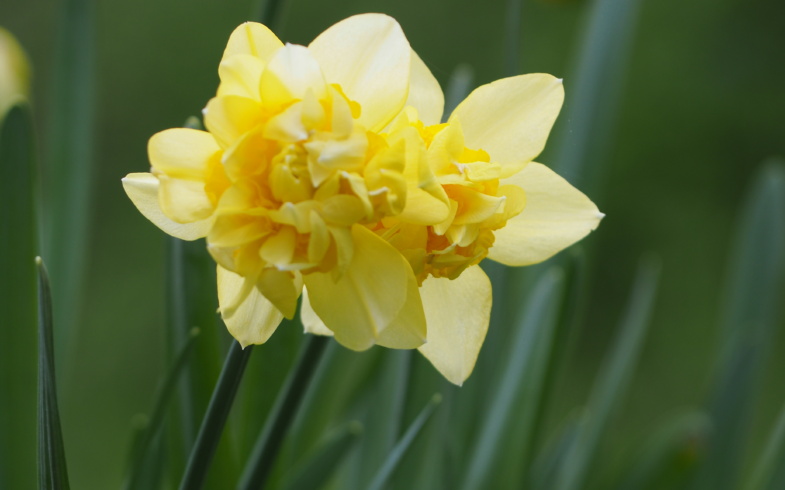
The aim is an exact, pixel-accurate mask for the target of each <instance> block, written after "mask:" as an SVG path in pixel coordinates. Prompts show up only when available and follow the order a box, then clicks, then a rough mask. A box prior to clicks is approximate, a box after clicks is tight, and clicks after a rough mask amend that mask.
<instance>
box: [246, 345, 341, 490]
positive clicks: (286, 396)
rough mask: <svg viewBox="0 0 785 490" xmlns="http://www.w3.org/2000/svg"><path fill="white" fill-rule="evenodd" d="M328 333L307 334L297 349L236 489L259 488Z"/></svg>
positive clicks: (317, 362) (292, 418)
mask: <svg viewBox="0 0 785 490" xmlns="http://www.w3.org/2000/svg"><path fill="white" fill-rule="evenodd" d="M329 341H330V338H329V337H321V336H318V335H308V336H307V337H306V340H305V344H304V345H303V347H302V349H301V350H300V356H299V358H298V359H297V363H296V364H295V369H294V370H293V371H292V372H291V373H290V374H289V377H288V378H287V380H286V383H285V384H284V386H283V389H282V390H281V392H280V394H279V395H278V398H277V399H276V400H275V405H274V406H273V409H272V411H271V413H270V416H269V417H267V422H266V423H265V424H264V429H262V432H261V434H259V438H258V439H257V440H256V444H255V445H254V448H253V451H252V452H251V457H250V458H249V459H248V463H247V464H246V466H245V469H244V470H243V475H242V477H241V478H240V483H239V485H238V486H237V488H238V489H243V490H252V489H253V490H256V489H258V488H262V485H264V482H265V481H266V480H267V477H268V475H269V474H270V470H271V469H272V466H273V463H274V462H275V458H276V456H277V455H278V449H279V448H280V446H281V443H282V442H283V438H284V436H285V435H286V431H287V430H288V429H289V426H290V425H291V423H292V421H293V420H294V418H295V416H296V415H297V409H298V408H299V406H300V402H301V401H302V400H303V397H304V395H305V391H306V389H307V388H308V384H309V383H310V381H311V377H312V376H313V373H314V372H315V371H316V366H317V365H318V364H319V360H320V359H321V357H322V353H324V349H325V347H327V344H328V342H329Z"/></svg>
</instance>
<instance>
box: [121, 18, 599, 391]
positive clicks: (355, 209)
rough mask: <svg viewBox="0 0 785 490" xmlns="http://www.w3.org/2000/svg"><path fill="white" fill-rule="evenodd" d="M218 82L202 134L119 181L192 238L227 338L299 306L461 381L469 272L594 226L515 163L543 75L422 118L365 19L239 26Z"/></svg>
mask: <svg viewBox="0 0 785 490" xmlns="http://www.w3.org/2000/svg"><path fill="white" fill-rule="evenodd" d="M218 71H219V75H220V79H221V83H220V85H219V87H218V91H217V94H216V96H215V97H214V98H213V99H212V100H210V101H209V102H208V104H207V107H206V108H205V109H204V123H205V126H206V128H207V131H197V130H192V129H169V130H166V131H163V132H161V133H158V134H156V135H154V136H153V137H152V138H151V139H150V142H149V146H148V150H149V157H150V162H151V164H152V169H151V172H150V173H136V174H129V175H128V176H127V177H126V178H125V179H123V184H124V187H125V190H126V192H127V193H128V195H129V197H130V198H131V200H132V201H133V202H134V204H135V205H136V206H137V208H138V209H139V210H140V211H141V212H142V214H144V215H145V216H146V217H147V218H148V219H150V220H151V221H152V222H153V223H155V224H156V225H157V226H158V227H160V228H161V229H162V230H164V231H165V232H167V233H169V234H170V235H172V236H175V237H178V238H182V239H185V240H194V239H197V238H202V237H206V239H207V246H208V250H209V251H210V253H211V255H212V256H213V257H214V258H215V261H216V262H217V264H218V299H219V304H220V311H221V315H222V317H223V319H224V321H225V323H226V325H227V327H228V329H229V331H230V332H231V334H232V335H233V336H234V337H235V338H236V339H237V340H238V341H239V342H240V343H241V344H242V345H249V344H259V343H263V342H265V341H266V340H267V339H268V338H269V337H270V335H271V334H272V333H273V331H274V330H275V329H276V327H277V326H278V324H279V323H280V322H281V320H282V319H283V317H287V318H292V317H293V316H294V314H295V312H296V309H297V303H298V299H299V298H300V297H301V296H302V298H303V299H302V300H301V304H302V306H301V318H302V320H303V324H304V326H305V329H306V331H307V332H310V333H314V334H321V335H334V336H335V339H336V340H337V341H338V342H340V343H341V344H343V345H345V346H346V347H348V348H350V349H354V350H364V349H367V348H369V347H371V346H372V345H374V344H379V345H382V346H386V347H391V348H398V349H412V348H419V350H420V352H422V353H423V354H424V355H425V356H426V357H427V358H428V359H429V360H430V361H431V362H432V363H433V364H434V366H435V367H436V368H437V369H438V370H439V371H440V372H441V373H442V374H443V375H444V376H445V377H446V378H447V379H449V380H450V381H451V382H453V383H456V384H461V383H462V382H463V381H464V380H465V379H466V378H467V377H468V376H469V374H471V371H472V369H473V367H474V364H475V361H476V359H477V355H478V353H479V350H480V347H481V345H482V342H483V340H484V338H485V333H486V331H487V328H488V321H489V316H490V307H491V285H490V281H489V280H488V278H487V276H486V275H485V274H484V273H483V272H482V270H481V269H480V268H479V266H478V265H477V264H478V263H479V262H480V261H481V260H482V259H483V258H485V257H486V256H487V257H490V258H491V259H493V260H496V261H498V262H501V263H503V264H506V265H527V264H533V263H536V262H540V261H542V260H545V259H547V258H548V257H550V256H552V255H554V254H555V253H557V252H558V251H560V250H562V249H563V248H565V247H567V246H569V245H571V244H572V243H574V242H576V241H578V240H580V239H581V238H582V237H584V236H585V235H586V234H588V233H589V232H590V231H591V230H593V229H594V228H596V226H597V224H598V223H599V220H600V219H601V218H602V214H601V213H600V212H599V211H598V210H597V208H596V206H595V205H594V204H593V203H592V202H591V201H590V200H589V199H588V198H587V197H586V196H584V195H583V194H582V193H580V192H579V191H578V190H576V189H575V188H573V187H572V186H570V184H568V183H567V182H566V181H565V180H564V179H562V178H561V177H559V176H558V175H556V174H555V173H553V172H552V171H551V170H549V169H548V168H547V167H545V166H543V165H541V164H539V163H534V162H531V160H532V159H533V158H534V157H536V156H537V155H538V154H539V153H540V152H541V151H542V149H543V147H544V145H545V140H546V139H547V136H548V133H549V131H550V128H551V126H552V125H553V122H554V121H555V119H556V116H557V115H558V112H559V109H560V108H561V104H562V100H563V96H564V92H563V88H562V84H561V81H560V80H557V79H555V78H553V77H552V76H550V75H541V74H537V75H523V76H519V77H512V78H507V79H504V80H499V81H496V82H494V83H491V84H488V85H485V86H482V87H480V88H478V89H477V90H475V91H474V92H473V93H472V94H471V95H470V96H469V97H468V98H467V99H466V100H465V101H464V102H463V103H461V104H460V105H459V106H458V108H456V110H455V111H454V113H453V114H452V115H451V117H450V119H449V120H448V122H446V123H444V124H440V121H441V117H442V110H443V106H444V96H443V94H442V91H441V89H440V87H439V84H438V82H437V81H436V79H435V78H434V77H433V75H432V74H431V72H430V71H429V70H428V68H427V67H426V66H425V64H424V63H423V62H422V60H421V59H420V58H419V57H418V56H417V55H416V54H415V53H414V52H413V51H412V49H411V47H410V46H409V43H408V41H407V40H406V37H405V36H404V34H403V32H402V30H401V28H400V26H399V25H398V23H397V22H396V21H395V20H393V19H392V18H390V17H387V16H385V15H381V14H365V15H358V16H354V17H350V18H348V19H346V20H344V21H342V22H339V23H338V24H336V25H334V26H332V27H330V28H329V29H327V30H326V31H325V32H323V33H322V34H321V35H319V36H318V37H317V38H316V39H315V40H314V41H313V42H312V43H311V44H310V45H309V46H307V47H305V46H298V45H291V44H283V43H282V42H281V41H280V40H279V39H278V38H277V37H276V36H275V35H274V34H273V33H272V32H271V31H270V30H269V29H267V28H266V27H265V26H263V25H261V24H255V23H246V24H243V25H241V26H240V27H238V28H237V29H236V30H235V31H234V32H233V33H232V35H231V37H230V39H229V43H228V45H227V47H226V50H225V51H224V55H223V59H222V60H221V63H220V65H219V70H218Z"/></svg>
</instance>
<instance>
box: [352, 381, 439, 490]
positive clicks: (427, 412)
mask: <svg viewBox="0 0 785 490" xmlns="http://www.w3.org/2000/svg"><path fill="white" fill-rule="evenodd" d="M441 401H442V396H441V395H440V394H438V393H437V394H435V395H433V397H432V398H431V401H430V402H428V405H426V406H425V408H423V410H422V412H420V415H418V416H417V418H416V419H414V422H412V424H411V425H410V426H409V428H408V429H406V432H405V433H404V434H403V436H402V437H401V439H400V440H399V441H398V442H397V443H396V444H395V447H393V449H392V451H391V452H390V454H389V456H388V457H387V460H386V461H385V462H384V464H383V465H382V467H381V468H379V471H378V472H377V473H376V476H375V477H374V478H373V480H372V481H371V484H370V485H368V487H367V488H368V490H382V489H384V487H385V485H386V484H387V482H388V481H389V479H390V478H391V477H392V476H393V473H394V472H395V469H396V468H397V467H398V463H399V462H400V461H401V458H403V455H404V454H405V453H406V451H407V450H408V449H409V446H411V444H412V441H414V438H415V437H417V434H419V433H420V431H421V430H422V428H423V426H424V425H425V423H426V422H427V421H428V419H429V418H430V416H431V414H432V413H433V411H434V410H435V409H436V406H437V405H439V403H441Z"/></svg>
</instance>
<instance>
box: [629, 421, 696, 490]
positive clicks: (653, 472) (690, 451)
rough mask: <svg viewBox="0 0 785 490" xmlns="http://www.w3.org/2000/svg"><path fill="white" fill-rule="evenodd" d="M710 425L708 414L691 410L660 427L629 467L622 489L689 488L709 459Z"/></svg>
mask: <svg viewBox="0 0 785 490" xmlns="http://www.w3.org/2000/svg"><path fill="white" fill-rule="evenodd" d="M710 425H711V422H710V420H709V418H708V416H707V415H706V414H705V413H704V412H698V411H690V412H686V413H683V414H680V415H678V416H676V417H674V418H671V419H670V420H667V421H666V422H665V423H664V424H663V425H662V426H659V427H656V428H655V430H654V432H653V433H652V435H651V437H650V439H649V440H648V441H646V442H645V443H644V445H643V447H642V448H641V450H640V451H637V452H636V454H635V456H634V458H633V459H632V460H631V463H630V464H629V465H628V466H629V467H630V468H631V469H630V471H629V472H628V473H627V474H626V475H625V476H624V479H623V480H622V481H621V483H620V484H619V486H618V488H619V490H658V489H661V488H668V489H673V490H677V489H680V488H685V486H686V484H687V483H688V482H689V480H690V477H691V475H692V473H693V472H694V470H695V469H696V468H697V467H698V464H699V463H700V461H701V459H702V458H703V457H704V456H705V452H706V441H707V439H708V436H709V432H710V430H711V427H710Z"/></svg>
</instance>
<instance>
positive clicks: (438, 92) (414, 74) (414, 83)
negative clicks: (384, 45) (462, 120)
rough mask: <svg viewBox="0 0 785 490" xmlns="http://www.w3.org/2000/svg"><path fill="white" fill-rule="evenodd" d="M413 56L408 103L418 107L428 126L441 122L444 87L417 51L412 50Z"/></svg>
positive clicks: (423, 120)
mask: <svg viewBox="0 0 785 490" xmlns="http://www.w3.org/2000/svg"><path fill="white" fill-rule="evenodd" d="M411 56H412V61H411V73H410V77H411V78H410V80H409V98H408V99H407V100H406V105H407V106H412V107H414V108H416V109H417V112H418V113H419V115H420V120H421V121H422V122H423V123H425V125H426V126H430V125H432V124H439V123H440V122H442V113H443V112H444V93H442V88H441V87H440V86H439V82H438V81H437V80H436V78H435V77H434V76H433V74H432V73H431V70H429V69H428V67H427V66H426V65H425V63H424V62H423V60H422V59H421V58H420V57H419V56H417V53H415V52H414V51H412V54H411Z"/></svg>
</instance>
